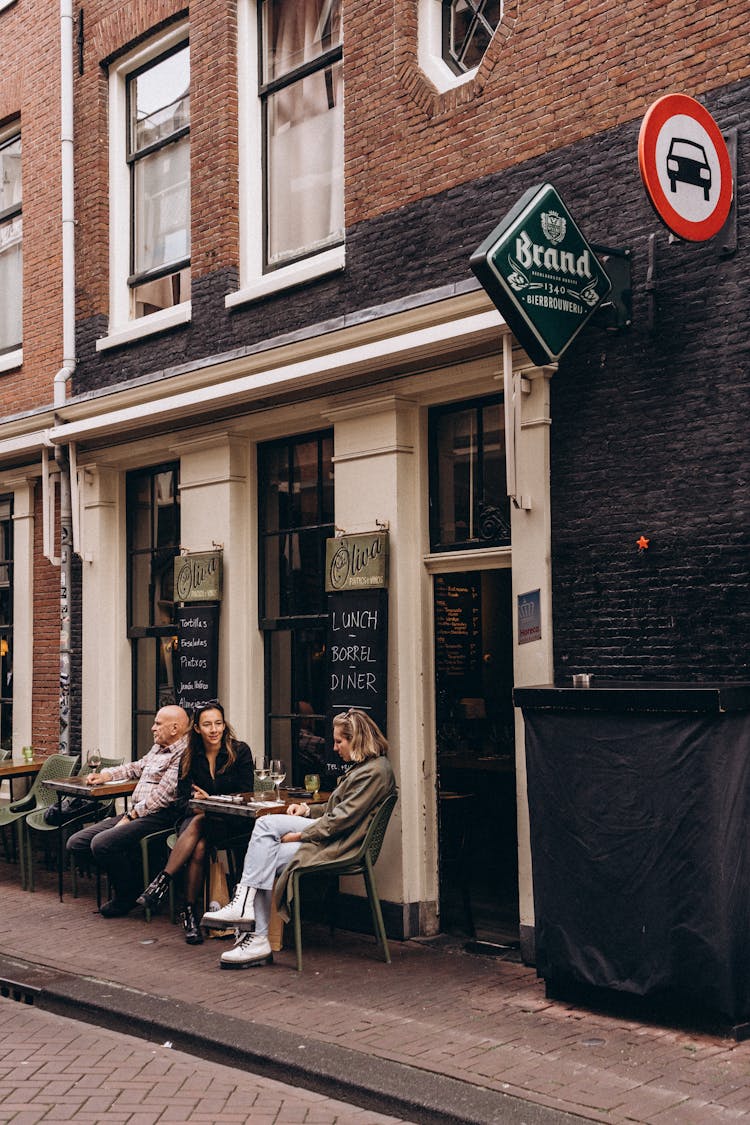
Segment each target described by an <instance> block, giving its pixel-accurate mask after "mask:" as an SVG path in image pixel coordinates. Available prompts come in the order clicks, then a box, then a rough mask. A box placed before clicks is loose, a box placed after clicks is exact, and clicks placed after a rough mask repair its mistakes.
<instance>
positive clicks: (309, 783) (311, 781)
mask: <svg viewBox="0 0 750 1125" xmlns="http://www.w3.org/2000/svg"><path fill="white" fill-rule="evenodd" d="M305 789H306V790H307V792H308V793H312V799H313V801H317V799H318V790H319V789H320V774H318V773H306V774H305Z"/></svg>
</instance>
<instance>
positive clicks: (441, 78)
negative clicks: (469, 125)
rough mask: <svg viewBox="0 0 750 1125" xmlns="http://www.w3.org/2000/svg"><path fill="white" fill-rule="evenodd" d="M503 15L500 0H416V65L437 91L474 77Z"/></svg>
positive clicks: (442, 90)
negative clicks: (417, 64)
mask: <svg viewBox="0 0 750 1125" xmlns="http://www.w3.org/2000/svg"><path fill="white" fill-rule="evenodd" d="M502 15H503V3H502V0H419V65H420V67H421V68H422V70H423V71H424V73H425V74H426V75H427V77H428V78H429V79H430V80H431V81H432V82H433V84H434V85H435V86H437V88H438V90H439V91H440V92H444V91H446V90H448V89H450V88H451V87H453V86H457V85H460V84H461V83H462V82H467V81H469V80H470V79H471V78H472V77H473V76H474V74H475V72H476V69H477V67H478V66H479V64H480V63H481V61H482V59H483V57H484V53H485V51H486V50H487V48H488V47H489V45H490V40H491V39H492V36H493V35H494V33H495V29H496V28H497V25H498V24H499V23H500V20H501V19H502Z"/></svg>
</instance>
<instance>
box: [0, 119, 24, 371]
mask: <svg viewBox="0 0 750 1125" xmlns="http://www.w3.org/2000/svg"><path fill="white" fill-rule="evenodd" d="M22 259H23V255H22V227H21V134H20V133H19V132H18V130H16V131H15V132H13V133H7V134H6V135H5V137H3V136H2V134H0V356H3V355H7V354H8V353H10V352H14V351H17V350H18V349H19V348H20V347H21V340H22V312H23V276H22Z"/></svg>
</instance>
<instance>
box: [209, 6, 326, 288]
mask: <svg viewBox="0 0 750 1125" xmlns="http://www.w3.org/2000/svg"><path fill="white" fill-rule="evenodd" d="M341 9H342V4H341V0H257V2H256V0H240V3H239V5H238V21H239V43H240V55H239V85H240V94H241V96H240V103H239V125H240V232H241V242H240V284H241V288H240V289H239V290H238V291H237V292H236V293H230V294H229V295H228V296H227V298H226V304H227V307H230V308H231V307H232V306H234V305H239V304H242V303H244V302H245V301H249V300H255V299H257V298H259V297H264V296H266V295H267V294H269V293H273V292H277V291H279V290H281V289H285V288H288V287H289V286H292V285H299V284H301V283H303V282H306V281H310V280H311V279H313V278H317V277H322V276H324V275H325V274H330V273H332V272H335V271H337V270H341V269H343V267H344V107H343V73H342V67H343V63H342V52H343V45H342V15H341Z"/></svg>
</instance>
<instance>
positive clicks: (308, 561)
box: [263, 528, 332, 617]
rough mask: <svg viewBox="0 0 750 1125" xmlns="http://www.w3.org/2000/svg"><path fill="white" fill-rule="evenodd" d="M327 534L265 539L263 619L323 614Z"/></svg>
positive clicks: (295, 533)
mask: <svg viewBox="0 0 750 1125" xmlns="http://www.w3.org/2000/svg"><path fill="white" fill-rule="evenodd" d="M331 534H332V529H331V528H323V529H321V530H315V531H291V532H288V533H287V534H282V535H278V536H276V535H273V536H269V537H268V538H267V539H266V541H265V558H264V568H265V605H264V607H263V616H264V617H296V616H299V615H300V614H309V613H325V590H324V582H323V575H324V571H325V541H326V538H327V537H328V536H329V535H331Z"/></svg>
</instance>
